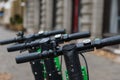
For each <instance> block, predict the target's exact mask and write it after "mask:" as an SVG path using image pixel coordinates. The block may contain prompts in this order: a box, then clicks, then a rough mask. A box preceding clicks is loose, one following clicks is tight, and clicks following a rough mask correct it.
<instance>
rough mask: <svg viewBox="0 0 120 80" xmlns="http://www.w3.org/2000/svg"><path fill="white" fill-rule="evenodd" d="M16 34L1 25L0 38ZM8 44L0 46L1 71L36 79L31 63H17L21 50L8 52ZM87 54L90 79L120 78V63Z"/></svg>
mask: <svg viewBox="0 0 120 80" xmlns="http://www.w3.org/2000/svg"><path fill="white" fill-rule="evenodd" d="M15 34H16V33H15V32H12V31H7V30H5V29H4V28H3V27H0V40H4V39H10V38H13V37H15V36H16V35H15ZM7 46H8V45H6V46H0V73H5V72H6V73H9V74H11V75H12V80H34V77H33V75H32V71H31V69H30V65H29V63H24V64H19V65H18V64H16V62H15V56H17V55H18V54H19V52H14V53H13V52H12V53H8V52H7V50H6V47H7ZM85 56H86V59H87V61H88V66H89V73H90V74H89V75H90V80H120V64H119V63H115V62H113V61H112V60H109V59H106V58H104V57H99V56H96V55H94V54H85ZM63 66H65V65H63ZM56 80H57V79H56Z"/></svg>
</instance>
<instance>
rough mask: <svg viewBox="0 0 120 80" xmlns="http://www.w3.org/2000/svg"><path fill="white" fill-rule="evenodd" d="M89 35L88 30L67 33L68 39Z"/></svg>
mask: <svg viewBox="0 0 120 80" xmlns="http://www.w3.org/2000/svg"><path fill="white" fill-rule="evenodd" d="M86 37H90V32H79V33H74V34H70V35H69V40H74V39H79V38H86Z"/></svg>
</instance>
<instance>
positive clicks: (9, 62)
mask: <svg viewBox="0 0 120 80" xmlns="http://www.w3.org/2000/svg"><path fill="white" fill-rule="evenodd" d="M15 34H16V33H15V32H12V31H6V30H5V29H4V28H3V27H0V40H4V39H10V38H13V37H15V36H16V35H15ZM7 46H9V45H6V46H0V73H8V74H10V75H11V76H12V79H11V80H34V78H33V75H32V71H31V69H30V65H29V64H28V63H25V64H19V65H18V64H16V62H15V57H16V56H17V55H18V54H19V52H14V53H8V52H7V50H6V47H7ZM0 80H2V79H0Z"/></svg>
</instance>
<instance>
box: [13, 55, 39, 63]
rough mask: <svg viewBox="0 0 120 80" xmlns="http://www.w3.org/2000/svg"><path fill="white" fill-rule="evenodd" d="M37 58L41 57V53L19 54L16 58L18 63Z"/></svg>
mask: <svg viewBox="0 0 120 80" xmlns="http://www.w3.org/2000/svg"><path fill="white" fill-rule="evenodd" d="M36 59H40V53H30V54H24V55H19V56H17V57H16V58H15V60H16V63H18V64H20V63H25V62H29V61H33V60H36Z"/></svg>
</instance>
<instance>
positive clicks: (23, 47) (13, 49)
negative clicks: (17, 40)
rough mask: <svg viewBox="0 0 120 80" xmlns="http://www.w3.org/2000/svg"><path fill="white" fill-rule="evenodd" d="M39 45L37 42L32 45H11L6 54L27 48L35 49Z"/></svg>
mask: <svg viewBox="0 0 120 80" xmlns="http://www.w3.org/2000/svg"><path fill="white" fill-rule="evenodd" d="M38 45H39V42H37V41H35V42H32V43H22V44H17V45H13V46H10V47H7V50H8V52H13V51H18V50H24V49H28V48H32V46H34V47H36V46H38Z"/></svg>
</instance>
